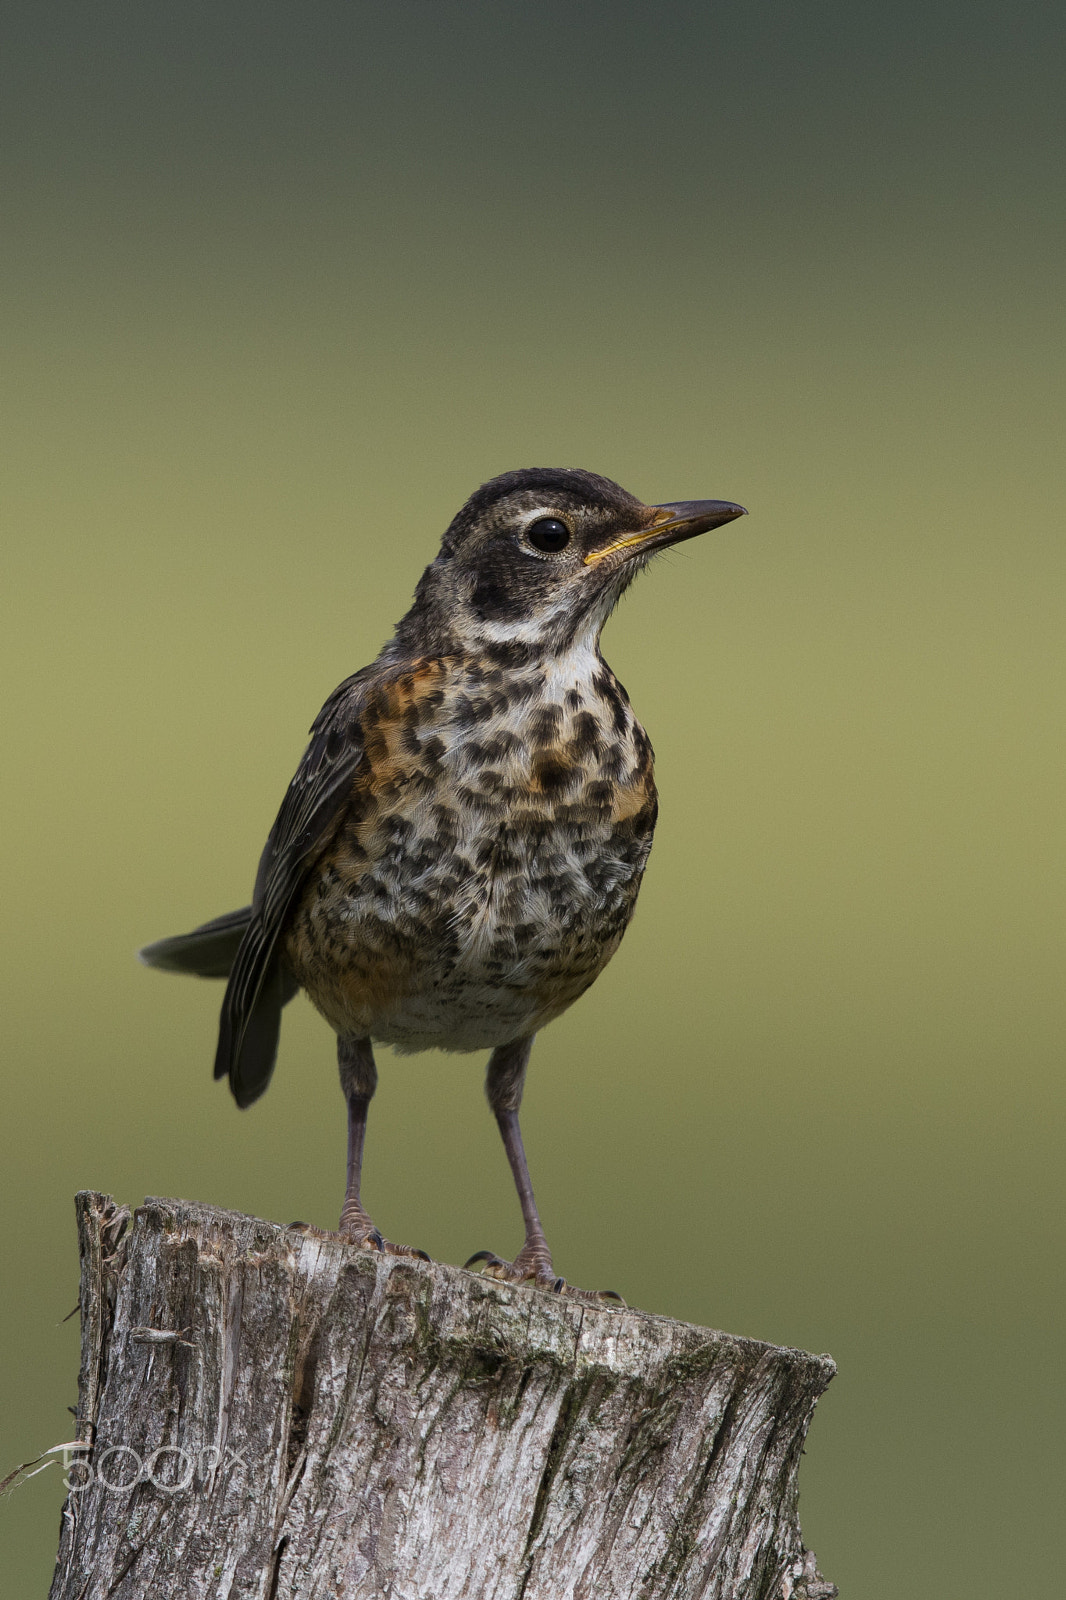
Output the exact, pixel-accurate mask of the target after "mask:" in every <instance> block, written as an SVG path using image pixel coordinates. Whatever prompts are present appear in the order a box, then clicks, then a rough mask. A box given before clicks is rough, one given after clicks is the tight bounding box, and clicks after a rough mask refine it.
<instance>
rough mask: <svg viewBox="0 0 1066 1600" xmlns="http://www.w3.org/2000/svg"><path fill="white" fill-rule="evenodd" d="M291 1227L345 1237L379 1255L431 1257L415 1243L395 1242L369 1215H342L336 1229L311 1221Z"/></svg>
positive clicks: (317, 1235)
mask: <svg viewBox="0 0 1066 1600" xmlns="http://www.w3.org/2000/svg"><path fill="white" fill-rule="evenodd" d="M289 1227H290V1228H295V1229H297V1230H298V1231H299V1232H300V1233H306V1234H309V1235H310V1236H311V1237H312V1238H314V1239H343V1240H344V1242H345V1244H354V1245H355V1247H356V1249H357V1250H376V1251H377V1252H378V1254H379V1255H385V1256H413V1257H414V1258H415V1259H416V1260H418V1261H428V1260H429V1259H430V1258H429V1256H427V1255H426V1252H425V1251H424V1250H416V1249H415V1248H414V1246H413V1245H409V1244H393V1243H392V1240H391V1239H386V1238H385V1236H384V1234H383V1233H381V1232H380V1230H379V1229H377V1228H375V1226H374V1224H373V1223H372V1222H371V1220H370V1218H369V1217H363V1218H359V1219H354V1218H353V1219H345V1218H344V1217H343V1216H342V1217H341V1224H340V1227H339V1228H337V1229H335V1230H330V1229H328V1228H313V1227H312V1226H311V1224H310V1223H309V1222H290V1223H289Z"/></svg>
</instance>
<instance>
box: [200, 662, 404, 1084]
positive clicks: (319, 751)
mask: <svg viewBox="0 0 1066 1600" xmlns="http://www.w3.org/2000/svg"><path fill="white" fill-rule="evenodd" d="M373 676H374V674H373V670H372V669H370V668H367V669H365V670H364V671H363V672H357V673H356V674H355V676H354V677H352V678H348V679H346V681H345V682H344V683H342V684H341V685H340V687H339V688H337V689H335V690H334V691H333V693H332V694H331V695H330V697H329V699H328V700H327V701H326V703H325V705H324V706H323V707H322V710H321V711H320V712H319V714H318V716H317V717H316V718H315V722H314V726H313V727H312V729H311V742H310V744H309V745H308V747H307V749H306V751H305V752H304V756H303V759H302V761H301V762H300V765H299V766H298V767H297V769H296V775H295V777H294V778H293V780H292V782H291V783H290V784H289V787H288V791H287V793H286V795H285V798H284V800H283V801H282V803H281V810H280V811H279V812H278V815H277V820H276V821H275V823H274V826H273V827H272V828H271V830H270V837H269V838H268V839H267V842H266V847H265V849H264V851H263V854H262V856H261V858H260V861H259V871H258V874H257V876H256V881H255V892H254V894H253V896H252V908H251V919H250V921H249V923H248V927H247V930H246V932H245V934H244V937H243V938H242V940H241V943H240V948H239V949H238V951H237V955H236V959H235V960H234V962H233V968H232V971H231V972H230V977H229V984H228V986H227V989H226V995H225V999H224V1000H223V1002H222V1015H221V1018H220V1021H219V1034H218V1051H217V1054H216V1056H215V1077H216V1078H223V1077H226V1076H227V1075H228V1076H229V1081H230V1088H231V1089H232V1090H233V1094H234V1097H235V1099H236V1101H237V1104H238V1105H240V1106H247V1105H251V1103H252V1101H253V1100H256V1099H258V1098H259V1096H260V1095H261V1094H262V1093H263V1090H264V1089H265V1088H266V1086H267V1084H268V1083H269V1081H270V1074H271V1073H272V1072H273V1070H274V1061H275V1058H276V1056H277V1042H278V1031H279V1029H280V1025H281V1007H282V1006H283V1005H284V1004H285V1001H286V1000H287V999H290V998H291V996H292V993H293V989H294V984H293V979H292V975H291V974H290V973H289V972H288V971H287V969H286V968H285V965H284V963H283V961H282V958H281V953H280V951H279V949H278V941H279V938H280V935H281V932H282V929H283V927H284V924H285V918H286V916H287V915H288V912H289V910H290V908H291V906H292V904H293V901H294V900H295V898H296V896H297V894H298V893H299V891H300V889H301V887H302V886H303V882H304V879H305V876H306V874H307V872H308V870H309V869H310V867H311V866H312V865H313V863H314V862H315V860H316V859H317V857H318V856H319V855H320V854H321V852H322V850H323V849H324V848H325V846H326V845H327V844H328V843H329V840H330V838H331V837H332V834H333V831H334V829H335V827H336V826H337V823H338V820H339V818H340V816H341V814H342V812H343V810H344V808H345V806H346V805H347V803H348V801H349V799H350V796H351V791H352V783H353V780H354V777H355V772H356V768H357V767H358V766H359V763H360V761H361V760H362V758H363V734H362V727H361V723H360V714H361V712H362V709H363V706H364V704H365V702H366V696H367V690H368V688H369V686H370V682H371V681H372V678H373Z"/></svg>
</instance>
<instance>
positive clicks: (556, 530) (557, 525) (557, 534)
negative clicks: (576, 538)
mask: <svg viewBox="0 0 1066 1600" xmlns="http://www.w3.org/2000/svg"><path fill="white" fill-rule="evenodd" d="M526 538H527V539H528V540H529V542H530V544H531V545H532V546H533V548H534V550H543V551H544V553H545V555H554V554H555V553H556V551H558V550H565V549H566V547H567V545H568V544H569V543H570V529H569V528H568V527H567V526H566V523H565V522H560V520H559V518H558V517H538V519H537V521H536V522H534V523H531V524H530V526H529V528H528V529H527V530H526Z"/></svg>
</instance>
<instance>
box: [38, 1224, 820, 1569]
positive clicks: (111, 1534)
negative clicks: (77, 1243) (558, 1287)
mask: <svg viewBox="0 0 1066 1600" xmlns="http://www.w3.org/2000/svg"><path fill="white" fill-rule="evenodd" d="M128 1217H129V1213H128V1212H126V1211H125V1209H124V1208H119V1207H117V1206H116V1205H115V1203H114V1201H112V1200H110V1199H109V1198H108V1197H106V1196H103V1195H99V1194H92V1193H86V1194H81V1195H79V1196H78V1221H79V1233H80V1239H81V1257H82V1285H81V1316H82V1367H81V1376H80V1381H79V1417H78V1421H79V1434H78V1437H79V1439H80V1440H81V1441H82V1443H83V1448H82V1450H81V1451H80V1453H79V1455H78V1459H77V1460H75V1461H74V1462H73V1463H72V1465H71V1469H70V1474H69V1481H70V1483H71V1489H70V1492H69V1494H68V1497H67V1501H66V1504H65V1507H64V1511H63V1521H62V1531H61V1542H60V1550H59V1558H58V1562H57V1566H56V1574H55V1579H54V1581H53V1585H52V1591H51V1600H105V1597H107V1600H137V1597H144V1600H148V1597H151V1600H171V1597H174V1600H178V1597H180V1600H200V1597H203V1600H207V1597H211V1600H222V1597H227V1600H237V1597H241V1600H244V1597H248V1600H251V1597H253V1596H255V1597H256V1600H281V1597H293V1596H295V1597H299V1600H318V1597H323V1600H325V1597H326V1596H329V1597H337V1596H343V1597H344V1600H364V1597H365V1600H372V1597H373V1600H379V1597H380V1600H385V1597H388V1600H460V1597H465V1600H571V1597H572V1600H579V1597H580V1600H593V1597H595V1600H826V1597H828V1596H831V1595H833V1594H835V1592H836V1591H835V1589H834V1588H833V1586H832V1585H831V1584H828V1583H826V1582H825V1581H824V1580H823V1579H822V1577H821V1575H820V1574H819V1573H818V1570H817V1566H816V1564H815V1561H814V1558H813V1556H812V1555H811V1553H810V1552H809V1551H807V1550H805V1549H804V1547H803V1543H802V1539H801V1535H800V1528H799V1522H798V1518H797V1509H796V1503H797V1497H796V1474H797V1468H798V1465H799V1458H800V1454H801V1450H802V1445H803V1440H804V1437H805V1435H806V1432H807V1427H808V1424H809V1422H810V1418H811V1414H812V1412H813V1409H814V1405H815V1402H816V1401H817V1399H818V1396H819V1395H820V1394H821V1393H822V1391H823V1390H824V1389H825V1387H826V1385H827V1383H828V1382H829V1380H830V1378H831V1377H832V1375H833V1372H834V1370H835V1369H834V1367H833V1363H832V1362H831V1361H830V1360H829V1358H828V1357H826V1356H811V1355H807V1354H806V1353H804V1352H803V1351H798V1350H789V1349H779V1348H777V1347H775V1346H773V1345H767V1344H761V1343H758V1342H756V1341H753V1340H748V1339H739V1338H735V1337H733V1336H731V1335H729V1334H724V1333H715V1332H711V1331H709V1330H707V1329H704V1328H696V1327H692V1326H689V1325H687V1324H684V1323H679V1322H674V1321H671V1320H669V1319H668V1318H665V1317H657V1316H650V1315H647V1314H645V1313H642V1312H635V1311H617V1310H610V1309H607V1308H604V1309H603V1310H601V1309H599V1308H598V1307H594V1306H589V1305H587V1304H582V1303H581V1302H579V1301H576V1300H572V1299H568V1298H566V1297H565V1296H557V1295H550V1294H545V1293H543V1292H541V1291H540V1290H536V1289H531V1288H525V1287H521V1286H518V1287H516V1286H509V1285H504V1284H501V1283H498V1282H495V1281H493V1280H491V1279H486V1278H482V1277H478V1276H475V1275H474V1274H472V1273H469V1272H465V1271H462V1270H460V1269H458V1268H454V1267H446V1266H441V1265H437V1264H429V1263H424V1262H421V1261H416V1260H410V1259H403V1258H397V1257H392V1256H382V1255H379V1254H375V1253H373V1252H369V1251H363V1250H356V1249H354V1248H352V1247H351V1246H349V1245H347V1244H345V1243H344V1242H342V1241H341V1240H337V1239H332V1238H322V1237H316V1236H314V1235H311V1234H308V1233H306V1232H301V1231H298V1230H294V1229H287V1228H282V1227H278V1226H276V1225H275V1224H272V1223H268V1222H263V1221H260V1220H257V1219H255V1218H252V1217H245V1216H241V1215H239V1214H237V1213H235V1212H228V1211H221V1210H216V1209H213V1208H211V1207H208V1206H202V1205H195V1204H191V1203H189V1202H185V1201H177V1200H156V1199H149V1200H146V1201H145V1203H144V1205H143V1206H141V1207H139V1208H138V1210H137V1211H136V1212H135V1214H134V1216H133V1219H132V1226H131V1227H130V1228H129V1230H128V1232H127V1231H125V1228H126V1222H127V1219H128Z"/></svg>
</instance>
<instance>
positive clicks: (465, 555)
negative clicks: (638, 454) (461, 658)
mask: <svg viewBox="0 0 1066 1600" xmlns="http://www.w3.org/2000/svg"><path fill="white" fill-rule="evenodd" d="M743 515H744V507H743V506H738V505H733V504H732V503H731V502H730V501H727V500H685V501H679V502H676V503H671V504H667V505H651V506H649V505H644V504H643V502H642V501H640V500H637V499H636V498H635V497H634V496H633V495H631V494H627V492H626V491H625V490H624V489H622V488H620V487H619V485H618V484H617V483H612V482H611V480H610V479H609V478H601V477H598V476H597V475H596V474H595V473H593V472H582V471H580V470H579V469H577V468H568V467H531V468H527V469H525V470H523V471H519V472H507V473H504V474H503V476H502V477H499V478H493V479H492V480H491V481H490V482H489V483H486V484H483V485H482V487H481V488H480V489H478V490H477V491H476V492H475V493H474V494H472V495H471V496H470V499H469V500H468V501H467V502H466V504H465V505H464V506H463V508H462V510H461V511H460V512H459V513H458V515H457V516H456V517H455V518H454V519H453V521H452V523H451V525H450V527H449V528H448V530H447V532H446V533H445V535H444V539H443V542H442V544H441V548H440V554H439V555H438V556H437V559H436V560H435V561H434V562H432V563H431V565H430V566H429V567H427V568H426V571H425V573H424V574H423V576H422V579H421V582H420V583H419V585H418V590H417V593H416V595H415V603H414V605H413V607H412V608H411V610H410V611H409V612H408V614H407V616H406V617H405V618H404V620H403V622H402V623H401V624H400V627H399V629H398V630H397V635H398V640H399V641H400V642H401V643H403V644H404V645H406V646H407V647H408V648H413V649H417V650H419V651H421V650H423V649H426V650H430V651H433V652H434V653H436V652H437V651H445V650H448V649H449V648H459V649H461V650H485V649H489V650H493V649H496V650H500V651H501V652H505V651H506V650H507V648H508V647H511V648H512V649H513V651H514V652H515V653H517V654H530V655H537V656H551V655H555V654H559V653H560V652H562V651H565V650H567V649H569V648H570V647H572V646H573V645H574V644H576V643H579V642H586V641H587V642H588V643H589V644H590V645H592V644H594V643H595V641H596V639H597V638H598V637H599V633H600V629H601V628H602V627H603V624H604V623H605V622H606V620H607V618H608V617H609V615H610V613H611V611H612V610H613V608H614V606H615V604H616V602H617V601H618V599H619V597H620V595H621V594H622V593H623V591H624V590H625V589H626V588H627V586H628V585H629V584H630V583H631V582H632V580H633V578H634V577H635V576H636V574H637V573H638V572H639V571H640V570H641V568H642V567H643V566H644V565H645V564H646V562H647V561H648V559H649V557H650V556H652V555H654V554H655V553H656V552H657V551H659V550H663V549H665V548H666V547H667V546H668V545H672V544H679V543H680V542H681V541H682V540H683V539H691V538H694V537H695V535H696V534H698V533H705V532H706V531H707V529H708V528H717V527H720V526H721V525H722V523H725V522H731V521H732V520H733V518H734V517H741V516H743Z"/></svg>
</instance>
